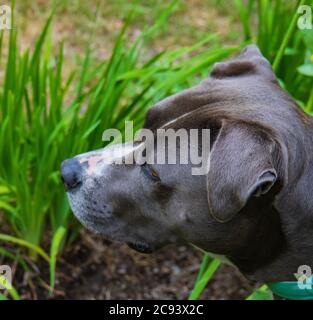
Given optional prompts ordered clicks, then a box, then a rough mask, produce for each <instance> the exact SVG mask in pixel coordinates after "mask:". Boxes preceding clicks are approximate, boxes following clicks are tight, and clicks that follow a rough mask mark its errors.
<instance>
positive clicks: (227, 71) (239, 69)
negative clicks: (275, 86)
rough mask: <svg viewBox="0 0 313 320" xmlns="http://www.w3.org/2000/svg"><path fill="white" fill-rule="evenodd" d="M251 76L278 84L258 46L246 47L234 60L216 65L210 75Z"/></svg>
mask: <svg viewBox="0 0 313 320" xmlns="http://www.w3.org/2000/svg"><path fill="white" fill-rule="evenodd" d="M251 74H254V75H261V76H263V77H264V78H266V79H268V80H270V81H273V82H275V83H276V82H277V79H276V76H275V74H274V72H273V70H272V67H271V64H270V63H269V62H268V60H267V59H266V58H265V57H264V56H263V55H262V53H261V51H260V49H259V48H258V47H257V46H256V45H249V46H246V47H245V48H244V49H243V50H242V51H241V53H240V55H239V56H238V57H237V58H235V59H233V60H229V61H226V62H219V63H216V64H215V65H214V66H213V69H212V71H211V74H210V75H211V77H213V78H225V77H235V76H244V75H251Z"/></svg>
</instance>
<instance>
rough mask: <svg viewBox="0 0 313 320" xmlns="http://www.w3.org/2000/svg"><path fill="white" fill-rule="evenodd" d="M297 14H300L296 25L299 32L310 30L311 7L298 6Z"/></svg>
mask: <svg viewBox="0 0 313 320" xmlns="http://www.w3.org/2000/svg"><path fill="white" fill-rule="evenodd" d="M297 13H298V14H300V17H299V18H298V21H297V25H298V28H299V29H300V30H312V28H313V27H312V26H313V23H312V7H310V6H308V5H303V6H299V7H298V10H297Z"/></svg>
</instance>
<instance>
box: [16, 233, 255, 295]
mask: <svg viewBox="0 0 313 320" xmlns="http://www.w3.org/2000/svg"><path fill="white" fill-rule="evenodd" d="M201 259H202V253H201V252H200V251H198V250H196V249H194V248H192V247H191V246H179V247H177V246H168V247H166V248H163V249H161V250H160V251H158V252H156V253H154V254H151V255H145V254H140V253H137V252H135V251H134V250H132V249H130V248H128V246H127V245H124V244H119V243H116V242H111V241H108V240H104V239H100V238H98V237H96V236H94V235H91V234H90V233H89V232H87V231H85V230H82V232H81V234H80V237H79V239H78V241H76V242H75V245H74V246H72V247H70V248H69V249H67V250H66V251H65V253H64V254H63V255H62V257H61V258H60V259H59V260H58V265H57V279H56V290H55V294H54V296H49V294H48V290H47V288H46V287H45V286H46V285H45V284H44V282H40V281H38V277H37V278H36V277H34V275H32V276H26V278H25V273H22V272H19V271H17V272H16V275H15V284H18V287H17V289H18V292H19V293H20V294H21V297H22V298H23V299H89V300H90V299H166V300H171V299H175V300H176V299H187V298H188V295H189V294H190V292H191V289H192V288H193V284H194V281H195V279H196V276H197V272H198V269H199V265H200V263H201ZM20 271H21V270H20ZM37 272H38V274H39V275H40V278H42V280H44V281H45V282H46V283H48V282H49V270H48V266H47V264H46V263H44V264H42V265H41V266H39V270H37ZM21 277H23V278H21ZM31 278H33V279H32V280H31V281H30V279H31ZM252 289H253V287H252V286H251V284H249V282H248V281H247V280H246V279H245V278H244V277H243V276H242V275H241V274H240V273H239V272H238V271H237V270H236V269H235V268H233V267H231V266H226V265H223V266H221V267H220V269H219V270H218V271H217V272H216V273H215V275H214V277H213V279H212V280H211V281H210V283H209V285H208V286H207V288H206V289H205V291H204V292H203V294H202V296H201V298H202V299H210V300H212V299H245V298H246V297H247V296H248V295H249V294H250V293H251V291H252Z"/></svg>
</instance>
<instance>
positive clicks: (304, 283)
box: [295, 265, 312, 290]
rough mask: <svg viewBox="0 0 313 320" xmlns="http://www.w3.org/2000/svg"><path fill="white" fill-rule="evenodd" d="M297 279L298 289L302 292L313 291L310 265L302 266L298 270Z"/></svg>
mask: <svg viewBox="0 0 313 320" xmlns="http://www.w3.org/2000/svg"><path fill="white" fill-rule="evenodd" d="M295 277H296V278H297V281H298V288H299V289H301V290H311V289H312V270H311V267H310V266H308V265H301V266H299V268H298V271H297V273H295Z"/></svg>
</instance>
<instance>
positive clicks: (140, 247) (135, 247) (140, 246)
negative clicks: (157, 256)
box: [127, 242, 155, 254]
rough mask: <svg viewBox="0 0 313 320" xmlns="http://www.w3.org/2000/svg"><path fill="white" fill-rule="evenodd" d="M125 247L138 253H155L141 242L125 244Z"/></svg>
mask: <svg viewBox="0 0 313 320" xmlns="http://www.w3.org/2000/svg"><path fill="white" fill-rule="evenodd" d="M127 245H128V247H129V248H131V249H133V250H135V251H137V252H140V253H146V254H149V253H152V252H154V251H155V250H154V249H153V248H152V247H151V246H149V245H148V244H146V243H142V242H127Z"/></svg>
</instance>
